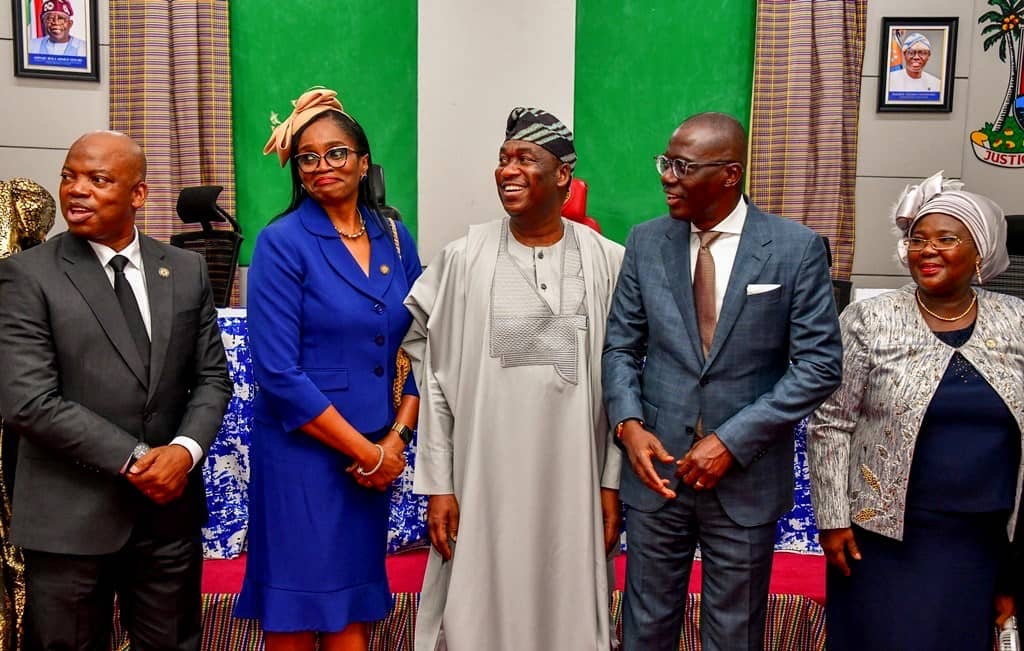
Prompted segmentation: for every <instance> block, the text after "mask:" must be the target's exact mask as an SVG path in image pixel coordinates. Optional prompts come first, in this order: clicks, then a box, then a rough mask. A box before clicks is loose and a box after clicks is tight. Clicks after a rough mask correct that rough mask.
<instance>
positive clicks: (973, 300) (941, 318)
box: [914, 289, 978, 321]
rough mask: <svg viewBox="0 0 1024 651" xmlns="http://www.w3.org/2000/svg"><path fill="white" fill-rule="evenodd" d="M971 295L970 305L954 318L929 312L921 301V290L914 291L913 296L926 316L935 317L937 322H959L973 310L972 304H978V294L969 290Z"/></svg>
mask: <svg viewBox="0 0 1024 651" xmlns="http://www.w3.org/2000/svg"><path fill="white" fill-rule="evenodd" d="M971 294H973V296H972V297H971V304H970V305H968V306H967V309H966V310H964V311H963V312H961V313H960V314H957V315H956V316H940V315H938V314H936V313H935V312H932V311H931V310H929V309H928V306H927V305H925V304H924V301H923V300H921V290H920V289H918V290H915V291H914V296H915V297H917V304H918V305H920V306H921V309H922V310H924V311H925V312H927V313H928V314H930V315H932V316H933V317H935V318H936V319H938V320H939V321H959V320H960V319H962V318H964V317H965V316H967V315H968V313H970V311H971V310H973V309H974V304H975V303H977V302H978V293H977V292H975V291H974V290H973V289H972V290H971Z"/></svg>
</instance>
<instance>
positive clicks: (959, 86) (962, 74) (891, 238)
mask: <svg viewBox="0 0 1024 651" xmlns="http://www.w3.org/2000/svg"><path fill="white" fill-rule="evenodd" d="M990 9H992V7H991V6H989V5H988V3H987V2H986V0H871V2H868V17H867V45H866V50H865V53H864V69H863V77H862V87H861V102H860V125H859V134H858V150H857V199H856V201H857V242H856V249H855V252H854V258H853V282H854V286H855V287H898V286H899V285H902V284H904V283H906V282H908V281H909V275H908V274H907V272H906V269H905V268H903V267H902V266H901V265H900V264H899V263H898V262H897V261H896V258H895V243H896V235H894V234H893V231H892V225H891V222H890V221H889V211H890V210H891V208H892V205H893V204H894V203H895V201H896V199H897V197H898V196H899V193H900V192H901V191H902V190H903V188H904V186H906V185H907V184H908V183H916V182H918V181H920V180H921V179H923V178H925V177H926V176H929V175H931V174H932V173H934V172H937V171H938V170H945V173H946V174H945V175H946V176H947V177H951V178H962V179H963V181H964V183H965V184H966V186H967V189H968V190H972V191H976V192H979V193H982V194H986V195H988V196H990V197H992V198H993V199H994V200H996V201H997V202H998V203H999V204H1000V205H1002V207H1003V209H1004V210H1005V211H1006V212H1007V213H1024V170H1021V169H1017V170H1005V169H1000V168H997V167H994V166H992V165H988V164H985V163H982V162H980V161H978V160H977V159H976V158H975V156H974V154H973V153H972V151H971V147H970V134H971V132H972V131H974V130H976V129H978V128H980V127H982V126H984V124H985V122H986V121H988V122H991V121H992V120H993V118H995V113H996V110H997V109H998V107H999V102H1000V101H1001V99H1002V96H1003V92H1004V91H1005V89H1006V82H1007V77H1008V73H1009V67H1008V66H1007V64H1005V63H1003V62H1001V61H1000V60H999V58H998V56H997V55H996V53H995V51H994V50H989V51H987V52H986V51H984V50H983V49H982V40H983V39H982V38H981V36H980V30H981V27H982V26H979V25H978V22H977V21H978V17H979V16H980V15H981V14H982V13H984V12H986V11H989V10H990ZM884 16H896V17H910V16H921V17H928V16H931V17H947V16H957V17H959V19H960V20H959V27H958V34H957V53H956V73H955V82H954V86H953V111H952V112H951V113H878V112H877V111H876V105H877V97H878V81H879V79H878V64H879V61H878V57H879V53H880V46H879V38H880V35H881V25H882V18H883V17H884Z"/></svg>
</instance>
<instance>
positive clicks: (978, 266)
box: [974, 258, 982, 285]
mask: <svg viewBox="0 0 1024 651" xmlns="http://www.w3.org/2000/svg"><path fill="white" fill-rule="evenodd" d="M974 271H976V272H977V274H978V284H979V285H981V284H982V280H981V260H980V259H979V258H975V259H974Z"/></svg>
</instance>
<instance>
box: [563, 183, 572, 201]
mask: <svg viewBox="0 0 1024 651" xmlns="http://www.w3.org/2000/svg"><path fill="white" fill-rule="evenodd" d="M571 197H572V187H570V188H569V189H568V190H566V191H565V199H564V200H562V205H563V206H564V205H565V204H567V203H569V199H570V198H571Z"/></svg>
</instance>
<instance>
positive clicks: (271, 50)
mask: <svg viewBox="0 0 1024 651" xmlns="http://www.w3.org/2000/svg"><path fill="white" fill-rule="evenodd" d="M289 7H290V11H289V12H288V13H287V14H286V15H283V12H282V11H281V3H280V1H279V0H246V1H245V2H237V3H232V5H231V67H232V77H233V79H232V87H233V91H232V92H233V98H232V99H233V105H234V148H235V174H236V180H237V188H238V191H237V192H238V196H237V212H238V215H239V218H240V220H241V221H242V223H243V227H244V229H245V232H246V235H247V238H246V245H245V249H244V251H243V257H242V263H243V264H248V260H249V258H250V256H251V252H252V246H253V245H254V243H255V240H256V237H255V236H256V233H257V232H258V231H259V229H260V228H261V227H262V226H263V225H264V224H266V223H267V221H268V220H269V219H270V218H271V217H272V216H273V215H275V214H277V213H278V212H280V211H281V210H282V209H283V208H284V206H285V205H286V204H287V200H288V194H289V191H290V188H289V181H288V175H287V171H286V170H282V169H281V168H280V167H278V165H277V163H276V159H275V158H274V157H271V156H267V157H265V156H263V155H262V154H261V151H262V147H263V144H264V142H265V141H266V139H267V137H268V135H269V133H270V128H271V127H270V119H271V114H272V113H277V114H278V115H279V116H280V117H282V118H283V117H284V116H285V115H287V113H288V112H289V111H290V110H291V106H290V100H292V99H294V98H295V97H297V96H298V95H299V94H300V93H301V92H302V91H303V90H305V89H307V88H308V87H310V86H313V85H323V86H328V87H330V88H334V89H336V90H337V91H338V93H339V96H340V98H341V100H342V102H343V103H344V105H345V108H346V109H347V110H348V111H349V112H350V113H352V114H353V115H354V116H355V117H356V118H357V119H358V120H359V121H360V122H361V123H362V125H363V126H364V127H365V129H366V131H367V134H368V136H369V138H370V144H371V146H372V148H373V154H374V159H375V162H378V163H379V164H381V165H382V166H383V167H384V169H385V174H386V178H387V198H388V202H389V203H390V204H392V205H394V206H395V207H397V208H398V209H399V210H400V211H401V213H402V215H403V217H404V219H405V221H406V222H407V223H408V224H409V226H410V228H411V229H412V231H413V233H414V234H415V235H417V237H418V242H419V246H420V254H421V256H422V257H423V259H424V262H428V261H429V260H430V258H431V257H432V256H433V255H434V254H435V253H437V251H439V250H440V248H441V247H442V246H443V245H444V244H445V243H446V242H448V241H450V240H452V239H455V238H456V237H459V236H461V235H462V234H463V233H464V232H465V228H466V226H467V225H468V224H472V223H478V222H483V221H487V220H490V219H494V218H497V217H499V216H501V215H502V211H501V206H500V204H499V203H498V200H497V195H496V192H495V189H494V177H493V170H494V164H495V160H496V154H497V149H498V147H499V146H500V143H501V140H502V137H503V134H504V125H505V118H506V116H507V115H508V112H509V110H510V109H511V108H513V107H515V106H520V105H522V106H538V107H542V108H545V109H547V110H549V111H551V112H552V113H554V114H555V115H557V116H558V117H560V118H561V119H562V120H563V121H565V122H566V123H568V124H569V125H570V126H571V128H572V129H573V130H574V131H575V134H576V147H577V150H578V153H579V164H578V166H577V175H578V176H579V177H580V178H583V179H585V180H586V181H587V182H588V183H589V185H590V197H589V206H588V212H589V213H590V214H591V215H592V216H594V217H595V218H596V219H597V220H598V221H599V222H600V223H601V225H602V228H603V229H604V232H605V234H606V235H608V236H609V237H611V238H613V239H615V240H618V241H620V242H621V241H624V240H625V237H626V234H627V232H628V230H629V227H630V226H631V225H632V224H634V223H637V222H640V221H643V220H646V219H649V218H651V217H653V216H655V215H658V214H661V213H663V212H664V211H665V209H664V200H663V196H662V194H661V192H660V188H659V185H658V179H657V176H656V174H655V172H654V165H653V161H652V158H653V156H654V155H656V154H658V153H661V152H662V151H663V150H664V148H665V143H666V142H667V140H668V137H669V135H670V134H671V132H672V130H673V129H674V128H675V126H676V125H677V124H678V123H679V122H680V121H681V120H682V119H683V118H685V117H686V116H688V115H690V114H692V113H695V112H698V111H707V110H717V111H725V112H727V113H730V114H732V115H734V116H736V117H737V118H739V119H740V120H741V121H742V122H743V123H744V124H747V123H748V121H749V114H750V102H751V87H752V74H753V51H754V21H755V8H756V2H755V0H700V1H699V2H698V1H696V0H519V1H518V2H515V3H508V2H498V1H496V0H424V2H421V3H418V2H416V0H372V1H370V2H355V1H353V0H336V1H334V2H324V0H292V1H291V2H290V3H289ZM268 16H273V19H269V18H268Z"/></svg>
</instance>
